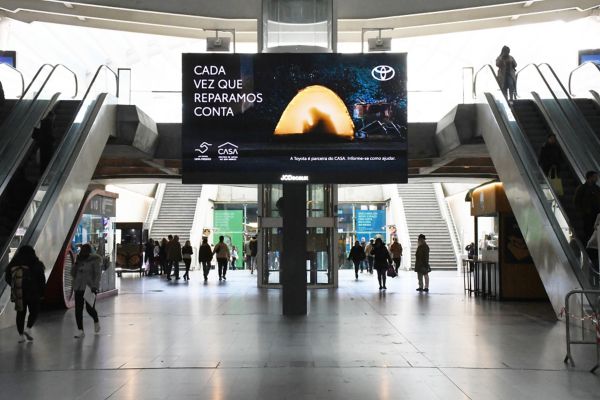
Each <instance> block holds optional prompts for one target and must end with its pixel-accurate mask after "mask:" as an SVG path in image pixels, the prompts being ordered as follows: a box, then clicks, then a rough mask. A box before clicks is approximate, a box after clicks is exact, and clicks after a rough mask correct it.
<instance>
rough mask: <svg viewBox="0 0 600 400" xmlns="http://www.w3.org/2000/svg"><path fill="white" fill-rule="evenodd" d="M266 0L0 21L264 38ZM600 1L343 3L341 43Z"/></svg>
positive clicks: (545, 14) (90, 7)
mask: <svg viewBox="0 0 600 400" xmlns="http://www.w3.org/2000/svg"><path fill="white" fill-rule="evenodd" d="M260 4H261V2H260V0H220V1H218V2H217V1H214V0H177V1H164V0H144V1H141V0H136V1H132V0H79V1H58V0H0V17H7V18H11V19H16V20H19V21H23V22H35V21H39V22H51V23H58V24H67V25H77V26H84V27H89V28H103V29H111V30H121V31H129V32H139V33H150V34H158V35H166V36H177V37H186V38H197V39H198V38H206V37H207V36H213V35H214V30H215V29H235V31H236V39H237V40H238V41H239V42H252V43H255V42H256V41H257V15H259V13H260ZM599 7H600V0H576V1H573V0H528V1H506V0H504V1H502V0H477V1H476V0H444V1H438V0H420V1H414V0H370V1H368V2H365V1H364V0H337V7H336V9H337V18H338V41H339V42H341V43H343V42H358V41H360V35H361V31H362V28H381V27H385V28H391V30H390V31H386V32H385V34H384V36H386V37H394V38H400V37H410V36H423V35H432V34H442V33H450V32H461V31H468V30H475V29H489V28H499V27H506V26H514V25H521V24H531V23H536V22H548V21H556V20H562V21H572V20H574V19H579V18H585V17H588V16H590V15H594V14H595V15H597V13H598V9H599Z"/></svg>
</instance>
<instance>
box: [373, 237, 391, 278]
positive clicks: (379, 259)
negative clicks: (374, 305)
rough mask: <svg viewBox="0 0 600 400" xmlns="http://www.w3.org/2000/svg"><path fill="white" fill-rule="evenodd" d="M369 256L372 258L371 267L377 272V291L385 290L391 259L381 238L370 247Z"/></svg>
mask: <svg viewBox="0 0 600 400" xmlns="http://www.w3.org/2000/svg"><path fill="white" fill-rule="evenodd" d="M371 248H372V250H371V255H372V256H373V267H374V268H375V269H376V270H377V281H378V282H379V290H382V289H384V290H385V289H387V287H386V286H385V281H386V272H387V269H388V267H389V266H390V265H392V257H391V256H390V252H389V251H388V249H387V247H385V244H384V243H383V240H381V238H377V239H376V240H375V243H374V244H373V246H371Z"/></svg>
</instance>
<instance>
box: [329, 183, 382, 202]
mask: <svg viewBox="0 0 600 400" xmlns="http://www.w3.org/2000/svg"><path fill="white" fill-rule="evenodd" d="M385 200H387V199H386V198H385V196H384V193H383V186H382V185H364V186H343V185H340V186H339V187H338V202H340V203H355V202H360V203H367V202H382V201H385Z"/></svg>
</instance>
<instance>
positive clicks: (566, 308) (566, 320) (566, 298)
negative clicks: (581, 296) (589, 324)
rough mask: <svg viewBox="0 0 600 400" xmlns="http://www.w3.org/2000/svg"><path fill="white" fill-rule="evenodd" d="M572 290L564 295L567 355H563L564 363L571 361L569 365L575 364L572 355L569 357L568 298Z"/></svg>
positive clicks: (569, 324) (569, 315) (569, 316)
mask: <svg viewBox="0 0 600 400" xmlns="http://www.w3.org/2000/svg"><path fill="white" fill-rule="evenodd" d="M571 294H572V292H569V293H567V295H566V296H565V323H566V324H567V329H566V340H567V356H566V357H565V360H564V363H565V364H566V363H567V362H569V361H570V362H571V367H574V366H575V363H574V362H573V357H571V321H570V318H571V314H570V313H569V299H570V298H571Z"/></svg>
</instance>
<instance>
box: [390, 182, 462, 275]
mask: <svg viewBox="0 0 600 400" xmlns="http://www.w3.org/2000/svg"><path fill="white" fill-rule="evenodd" d="M398 194H399V195H400V197H401V198H402V202H403V203H404V213H405V215H406V223H407V225H408V233H409V235H410V243H411V255H410V257H411V268H412V267H414V265H415V251H416V250H417V238H418V236H419V234H421V233H422V234H424V235H425V236H426V237H427V244H428V245H429V264H430V265H431V268H432V269H434V270H436V269H437V270H444V269H452V270H455V269H456V255H455V254H454V247H453V246H452V239H451V237H450V232H449V231H448V225H447V224H446V221H445V220H444V218H443V217H442V211H441V210H440V206H439V204H438V201H437V197H436V195H435V189H434V187H433V184H431V183H415V184H412V183H409V184H406V185H398Z"/></svg>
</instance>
